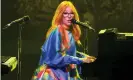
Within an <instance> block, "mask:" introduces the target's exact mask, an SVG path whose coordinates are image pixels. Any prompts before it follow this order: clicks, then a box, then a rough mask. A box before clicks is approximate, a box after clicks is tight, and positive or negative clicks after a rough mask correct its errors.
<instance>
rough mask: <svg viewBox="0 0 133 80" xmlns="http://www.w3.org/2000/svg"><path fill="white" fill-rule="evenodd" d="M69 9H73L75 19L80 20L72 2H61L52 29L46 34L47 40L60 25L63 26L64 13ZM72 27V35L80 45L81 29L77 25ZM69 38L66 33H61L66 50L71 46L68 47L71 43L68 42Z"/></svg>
mask: <svg viewBox="0 0 133 80" xmlns="http://www.w3.org/2000/svg"><path fill="white" fill-rule="evenodd" d="M67 7H70V8H71V9H72V11H73V13H74V19H76V20H79V15H78V13H77V10H76V8H75V7H74V5H73V4H72V2H70V1H63V2H61V3H60V4H59V5H58V7H57V9H56V11H55V14H54V17H53V19H52V25H51V27H50V29H49V30H48V32H47V34H46V38H47V37H48V36H49V35H50V33H51V32H52V31H53V30H54V29H56V28H57V27H58V25H60V24H61V20H62V16H63V12H64V11H65V9H66V8H67ZM72 26H73V28H72V35H73V36H74V39H75V41H76V42H77V43H78V44H81V43H80V40H79V38H80V35H81V30H80V28H79V26H78V25H75V24H73V25H72ZM60 30H63V29H60ZM67 36H68V35H65V33H64V31H61V39H62V44H63V45H64V46H65V48H68V46H69V45H68V44H69V42H68V40H67Z"/></svg>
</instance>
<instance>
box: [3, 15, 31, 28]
mask: <svg viewBox="0 0 133 80" xmlns="http://www.w3.org/2000/svg"><path fill="white" fill-rule="evenodd" d="M29 20H30V17H29V16H28V15H27V16H24V17H22V18H19V19H16V20H14V21H12V22H10V23H8V24H7V25H5V26H4V28H3V29H6V28H8V27H10V26H11V25H13V24H17V23H19V24H21V23H26V22H28V21H29Z"/></svg>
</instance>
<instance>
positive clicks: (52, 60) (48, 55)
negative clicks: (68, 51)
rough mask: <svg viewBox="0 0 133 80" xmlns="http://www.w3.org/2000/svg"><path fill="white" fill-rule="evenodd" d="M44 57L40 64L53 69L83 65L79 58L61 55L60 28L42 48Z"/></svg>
mask: <svg viewBox="0 0 133 80" xmlns="http://www.w3.org/2000/svg"><path fill="white" fill-rule="evenodd" d="M41 50H42V55H41V58H40V62H39V64H40V65H42V64H47V65H49V66H53V67H64V66H66V65H68V64H81V63H82V60H80V59H79V58H78V57H74V56H70V55H65V56H63V55H62V53H61V34H60V33H59V30H58V28H56V29H55V30H53V31H52V32H51V34H50V35H49V37H48V38H47V40H46V41H45V42H44V44H43V46H42V48H41Z"/></svg>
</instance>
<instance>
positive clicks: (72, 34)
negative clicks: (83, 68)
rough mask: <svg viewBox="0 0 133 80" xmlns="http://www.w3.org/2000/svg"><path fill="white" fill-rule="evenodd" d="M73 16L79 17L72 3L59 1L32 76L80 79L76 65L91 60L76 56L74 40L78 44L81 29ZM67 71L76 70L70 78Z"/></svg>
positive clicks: (50, 79)
mask: <svg viewBox="0 0 133 80" xmlns="http://www.w3.org/2000/svg"><path fill="white" fill-rule="evenodd" d="M72 19H76V20H79V16H78V13H77V11H76V9H75V7H74V5H73V4H72V3H71V2H70V1H63V2H61V3H60V4H59V6H58V7H57V10H56V12H55V15H54V17H53V20H52V26H51V28H50V29H49V30H48V32H47V35H46V41H45V42H44V44H43V46H42V48H41V49H42V55H41V58H40V62H39V67H38V68H37V69H36V71H35V73H34V76H33V77H32V80H70V79H71V80H78V79H79V80H80V79H81V78H80V77H79V75H78V72H77V70H76V65H78V64H82V63H90V62H93V61H94V59H91V57H85V58H78V57H76V46H75V42H77V43H78V44H79V45H80V44H81V43H80V40H79V38H80V35H81V31H80V28H79V26H78V25H75V24H72V22H71V20H72ZM70 72H73V73H75V74H74V75H72V76H71V78H70Z"/></svg>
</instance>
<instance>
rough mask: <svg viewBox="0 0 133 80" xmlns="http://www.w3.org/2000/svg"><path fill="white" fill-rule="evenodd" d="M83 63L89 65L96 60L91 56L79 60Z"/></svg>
mask: <svg viewBox="0 0 133 80" xmlns="http://www.w3.org/2000/svg"><path fill="white" fill-rule="evenodd" d="M80 59H81V60H82V61H83V62H84V63H91V62H94V61H95V60H96V58H95V57H93V56H86V57H85V58H80Z"/></svg>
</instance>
